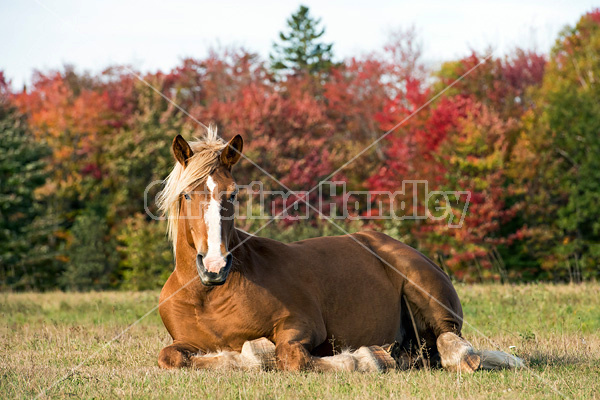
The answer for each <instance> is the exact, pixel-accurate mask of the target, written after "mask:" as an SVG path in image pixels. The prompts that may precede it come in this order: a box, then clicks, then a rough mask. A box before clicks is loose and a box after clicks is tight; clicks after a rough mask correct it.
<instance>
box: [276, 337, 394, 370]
mask: <svg viewBox="0 0 600 400" xmlns="http://www.w3.org/2000/svg"><path fill="white" fill-rule="evenodd" d="M303 336H304V339H302V337H303ZM310 337H311V335H310V334H306V335H302V334H299V332H298V330H295V329H291V330H290V331H289V332H281V333H280V334H279V335H278V337H276V339H275V340H276V354H277V367H278V368H279V369H282V370H287V371H306V370H312V371H319V372H325V371H363V372H383V371H387V370H389V369H394V368H395V367H396V362H395V361H394V359H393V358H392V357H391V356H390V355H389V354H388V353H387V352H386V351H385V350H384V349H383V348H382V347H380V346H368V347H367V346H364V347H361V348H360V349H358V350H356V351H354V352H350V351H344V352H342V353H340V354H336V355H333V356H328V357H316V356H313V355H312V354H310V351H311V350H312V349H313V347H314V346H313V344H312V341H311V339H309V338H310ZM317 341H318V340H317Z"/></svg>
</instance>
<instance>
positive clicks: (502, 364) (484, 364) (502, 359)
mask: <svg viewBox="0 0 600 400" xmlns="http://www.w3.org/2000/svg"><path fill="white" fill-rule="evenodd" d="M475 352H476V354H478V355H479V357H480V358H481V363H480V364H479V369H488V370H492V369H515V368H523V367H524V366H525V364H524V363H523V360H521V359H520V358H519V357H517V356H513V355H512V354H508V353H505V352H503V351H495V350H479V351H477V350H476V351H475Z"/></svg>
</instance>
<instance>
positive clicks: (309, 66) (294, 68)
mask: <svg viewBox="0 0 600 400" xmlns="http://www.w3.org/2000/svg"><path fill="white" fill-rule="evenodd" d="M320 24H321V19H320V18H319V19H314V18H313V17H311V16H310V15H309V10H308V7H305V6H300V8H299V9H298V11H297V12H296V13H294V14H293V15H292V16H291V17H290V18H289V19H288V20H287V26H288V31H287V33H284V32H280V33H279V38H280V40H281V43H280V44H277V43H273V53H271V55H270V56H269V58H270V60H271V68H272V69H273V70H275V71H279V72H283V73H291V74H297V73H302V72H305V73H309V74H311V75H320V74H322V73H327V72H328V71H329V70H330V68H331V67H332V66H333V62H332V58H333V52H332V47H333V44H327V43H322V42H319V41H318V40H319V39H320V38H321V37H322V36H323V35H324V34H325V28H320V27H319V25H320Z"/></svg>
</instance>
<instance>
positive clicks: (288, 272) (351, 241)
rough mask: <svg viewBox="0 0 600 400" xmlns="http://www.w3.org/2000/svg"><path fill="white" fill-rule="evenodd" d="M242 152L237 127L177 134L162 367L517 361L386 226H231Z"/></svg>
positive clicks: (463, 365)
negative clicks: (289, 236) (472, 336)
mask: <svg viewBox="0 0 600 400" xmlns="http://www.w3.org/2000/svg"><path fill="white" fill-rule="evenodd" d="M242 149H243V140H242V137H241V136H240V135H237V136H235V137H234V138H233V139H231V140H230V141H229V142H225V141H224V140H223V139H222V138H221V137H219V135H218V134H217V130H216V128H213V127H211V128H209V129H208V130H207V132H206V134H205V136H204V137H201V138H199V139H197V140H195V141H191V142H187V141H186V140H185V139H184V138H183V137H182V136H181V135H177V137H175V138H174V140H173V144H172V153H173V155H174V158H175V166H174V167H173V170H172V171H171V173H170V174H169V176H168V177H167V179H166V180H165V185H164V189H163V190H162V191H161V192H160V194H159V199H158V200H159V207H160V209H161V210H162V212H163V214H164V216H165V217H166V218H167V219H168V233H169V238H170V240H172V242H173V249H174V254H175V269H174V271H173V273H172V274H171V275H170V277H169V278H168V280H167V281H166V283H165V285H164V287H163V289H162V291H161V294H160V300H159V301H160V302H159V313H160V316H161V318H162V321H163V323H164V325H165V327H166V329H167V331H168V332H169V334H170V336H171V337H172V339H173V343H172V344H170V345H168V346H166V347H164V348H163V349H162V350H161V351H160V354H159V357H158V365H159V366H160V367H161V368H166V369H171V368H183V367H191V368H200V369H205V368H208V369H242V370H261V369H263V370H267V369H279V370H285V371H302V370H311V371H387V370H390V369H394V368H410V367H412V366H415V365H416V366H418V365H420V364H419V362H418V361H417V360H419V359H420V360H421V362H422V363H423V365H427V364H426V363H425V358H424V356H423V354H427V356H428V357H427V361H428V362H429V363H430V365H436V366H441V367H442V368H444V369H447V370H450V371H461V372H473V371H475V370H477V369H495V368H515V367H519V366H522V361H521V360H520V359H518V358H517V357H514V356H512V355H509V354H507V353H503V352H499V351H496V352H494V351H479V350H475V349H474V348H473V346H472V345H471V344H470V343H469V342H468V341H467V340H466V339H464V338H463V337H462V335H461V329H462V324H463V312H462V308H461V303H460V300H459V297H458V295H457V293H456V290H455V289H454V287H453V285H452V282H451V280H450V278H449V277H448V275H446V273H445V272H444V271H443V270H442V269H441V268H440V267H439V266H437V265H436V264H435V263H434V262H432V261H431V260H430V259H429V258H427V257H426V256H424V255H423V254H421V253H420V252H418V251H417V250H415V249H413V248H411V247H409V246H407V245H405V244H403V243H401V242H399V241H397V240H395V239H393V238H391V237H389V236H387V235H385V234H383V233H379V232H375V231H364V232H359V233H354V234H352V235H345V236H334V237H320V238H312V239H307V240H302V241H298V242H294V243H289V244H286V243H282V242H279V241H276V240H272V239H268V238H263V237H258V236H255V235H251V234H249V233H247V232H245V231H243V230H240V229H237V228H236V227H235V223H234V218H233V216H234V202H235V199H236V194H237V190H238V189H237V186H236V182H235V180H234V178H233V175H232V167H233V166H234V165H235V164H236V163H237V162H238V161H239V159H240V157H241V154H242V153H241V152H242ZM392 344H393V345H392ZM392 349H395V350H394V351H392ZM394 353H396V354H395V355H396V356H395V357H392V354H394Z"/></svg>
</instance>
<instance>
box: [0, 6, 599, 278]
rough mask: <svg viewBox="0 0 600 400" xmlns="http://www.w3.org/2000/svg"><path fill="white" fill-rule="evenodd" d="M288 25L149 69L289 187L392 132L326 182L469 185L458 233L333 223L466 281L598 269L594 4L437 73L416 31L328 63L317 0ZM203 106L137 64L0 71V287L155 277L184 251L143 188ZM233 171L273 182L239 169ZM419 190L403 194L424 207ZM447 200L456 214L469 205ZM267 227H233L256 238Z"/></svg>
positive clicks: (285, 233)
mask: <svg viewBox="0 0 600 400" xmlns="http://www.w3.org/2000/svg"><path fill="white" fill-rule="evenodd" d="M287 22H288V26H287V28H286V30H285V31H284V32H282V33H281V35H280V37H279V38H278V41H277V43H275V44H274V46H273V51H272V53H271V56H270V57H269V60H268V61H265V60H262V59H261V58H260V57H259V56H257V55H256V54H255V53H253V52H251V51H248V50H246V49H243V48H224V49H218V50H212V51H211V52H210V54H209V55H208V56H206V57H205V58H202V59H194V58H188V59H185V60H182V62H181V63H180V65H178V66H176V67H175V68H173V69H172V70H170V71H168V72H162V71H158V72H155V73H148V74H145V75H143V79H144V80H145V81H146V82H147V83H149V84H150V85H152V86H153V87H155V88H157V89H158V90H159V91H160V92H161V93H163V94H164V95H165V96H167V97H169V98H170V99H172V101H173V102H174V103H175V104H177V105H179V106H180V107H181V108H182V109H184V110H186V112H187V113H189V115H191V116H192V117H193V119H197V120H199V121H203V122H205V123H208V122H212V123H215V124H216V125H217V126H218V127H219V130H220V132H221V134H222V135H223V136H224V137H226V138H229V137H232V136H233V135H235V134H238V133H239V134H241V135H242V136H243V137H244V140H245V143H246V146H245V154H246V155H247V156H248V157H249V158H250V159H251V160H253V161H254V162H256V164H258V165H259V166H260V167H261V168H263V169H264V170H266V171H268V172H270V173H271V174H273V175H274V176H275V177H277V179H279V180H280V181H281V182H283V183H284V184H285V185H286V186H288V187H290V188H291V189H293V190H308V189H310V188H312V187H313V186H314V185H316V184H317V183H318V182H319V181H320V180H322V179H323V178H325V177H327V176H328V175H329V174H331V173H332V172H333V171H336V170H337V169H338V168H340V167H342V166H344V164H345V163H346V161H348V160H350V159H351V158H352V157H354V156H355V155H356V154H358V153H359V152H360V151H362V150H363V149H364V148H365V147H367V146H369V145H371V144H372V143H373V142H374V141H375V140H377V139H378V138H379V137H380V136H381V135H383V134H384V133H385V132H388V131H390V130H392V129H393V131H392V132H391V133H390V134H389V135H387V136H386V137H385V138H384V139H382V140H380V141H379V142H377V143H376V144H375V145H373V146H372V147H371V148H370V150H369V151H367V152H365V153H364V154H362V155H361V156H360V158H358V159H357V160H356V161H354V162H352V163H350V164H348V165H347V166H345V167H344V168H342V169H340V170H339V171H338V172H337V173H336V174H335V175H334V176H333V177H332V178H331V179H330V180H335V181H343V182H345V183H346V185H347V188H349V189H351V190H370V191H383V190H388V191H397V190H399V189H400V188H401V185H402V181H404V180H411V179H413V180H426V181H427V182H428V185H429V187H428V190H430V191H468V192H470V193H471V196H470V199H469V206H468V208H467V212H466V214H465V218H464V221H463V224H462V227H460V228H449V227H448V219H447V218H446V219H437V220H436V219H431V218H430V219H427V220H403V221H398V220H377V219H369V220H362V221H356V220H352V221H345V222H342V223H341V224H342V226H343V228H344V229H345V230H347V231H350V232H352V231H356V230H358V229H377V230H380V231H384V232H386V233H388V234H390V235H392V236H394V237H396V238H398V239H400V240H402V241H404V242H406V243H407V244H410V245H412V246H414V247H416V248H417V249H419V250H420V251H422V252H423V253H425V254H426V255H428V256H429V257H430V258H432V259H433V260H435V261H436V262H437V263H439V264H440V265H441V266H442V268H444V269H445V270H446V271H447V272H448V273H449V274H450V275H451V276H452V277H453V278H454V279H456V280H461V281H502V282H518V281H537V280H548V281H575V282H578V281H581V280H585V279H597V278H598V276H599V275H600V269H599V267H598V261H599V260H600V207H599V206H600V157H599V155H600V103H599V102H598V99H599V98H600V57H598V54H600V11H599V10H597V9H596V10H593V11H591V12H589V13H586V14H585V15H583V16H582V17H581V19H580V20H579V22H578V23H577V24H576V25H575V26H572V27H565V28H564V30H563V31H562V32H561V33H560V34H559V36H558V37H557V39H556V42H555V45H554V47H553V49H552V51H551V52H550V54H540V53H538V52H535V51H532V50H526V49H518V48H517V49H515V50H514V51H512V52H511V53H510V54H508V55H506V56H502V57H489V56H488V54H483V53H478V52H472V53H471V54H469V55H468V56H466V57H464V58H461V59H458V60H453V61H448V62H444V63H443V64H442V65H441V66H440V67H439V68H436V69H431V68H428V67H427V66H426V65H425V64H424V63H423V61H422V58H421V49H420V45H419V40H418V37H417V36H416V35H415V33H414V31H413V30H410V29H409V30H399V31H396V32H394V33H392V34H390V36H389V41H388V43H387V44H386V45H385V46H384V47H383V48H382V49H381V50H380V51H374V52H372V53H370V54H367V55H363V56H357V57H353V58H350V59H347V60H344V61H336V60H335V57H334V47H333V44H328V43H325V42H323V40H322V39H323V34H324V28H323V27H322V23H321V21H320V20H318V19H315V18H313V17H312V16H311V15H310V12H309V10H308V9H307V8H306V7H300V9H299V10H298V11H297V12H296V13H294V14H293V15H292V16H291V17H290V18H289V19H288V21H287ZM471 70H472V71H471ZM469 71H471V72H469ZM468 72H469V73H468ZM463 76H464V77H463ZM461 77H462V78H461ZM449 86H451V87H450V88H449V89H448V87H449ZM442 91H444V93H443V94H442V95H441V96H438V94H439V93H440V92H442ZM428 102H430V103H429V104H428V105H427V106H426V107H423V108H421V107H422V106H423V105H424V104H427V103H428ZM193 119H192V118H190V117H189V116H188V115H186V114H185V113H183V112H182V111H181V109H179V108H178V107H175V106H174V105H173V104H172V103H170V102H167V101H165V100H164V99H163V98H162V97H161V96H160V94H158V93H157V92H156V91H154V90H153V89H152V88H151V87H149V86H148V85H147V84H146V83H144V82H142V81H141V80H139V79H137V78H136V76H135V75H134V74H132V73H131V70H130V68H129V67H123V66H113V67H110V68H108V69H106V70H105V71H103V72H102V73H100V74H90V73H80V72H77V71H76V70H75V68H73V67H71V66H65V67H64V68H63V69H61V70H58V71H46V72H39V71H38V72H35V73H34V76H33V80H32V84H31V86H30V87H26V88H23V89H22V90H14V89H13V88H12V87H11V85H10V82H9V81H8V78H7V77H6V76H5V75H4V74H3V73H1V72H0V149H1V150H0V289H3V290H30V289H36V290H47V289H54V288H61V289H66V290H89V289H98V290H100V289H109V288H125V289H152V288H156V287H160V285H161V284H162V283H164V280H165V279H166V277H167V276H168V275H169V273H170V271H171V270H172V268H173V255H172V250H171V248H170V245H169V243H168V242H167V240H166V236H165V229H166V228H165V226H164V224H163V222H161V221H155V220H152V219H151V218H150V217H149V216H148V215H147V214H146V213H145V212H144V191H145V189H146V187H147V185H148V184H149V183H151V182H153V181H156V180H161V179H164V178H165V177H166V175H167V174H168V172H169V171H170V168H171V167H172V164H173V159H172V156H171V154H170V143H171V141H172V139H173V137H174V136H176V135H177V134H182V135H183V136H184V137H186V138H188V139H189V138H192V137H194V136H199V135H201V134H202V128H201V127H199V126H198V124H197V123H196V122H195V121H194V120H193ZM394 128H395V129H394ZM235 176H236V179H237V180H238V182H241V183H249V182H251V181H262V182H263V184H264V187H265V188H267V189H280V187H279V185H278V184H277V183H276V182H274V181H273V180H271V179H269V178H267V177H265V176H264V174H263V172H262V171H260V170H259V169H257V168H256V167H254V166H253V165H252V164H250V163H247V162H242V163H241V164H240V165H239V166H238V167H237V169H236V171H235ZM154 190H158V188H155V189H154ZM424 195H425V194H424V193H420V192H419V194H418V196H420V197H419V201H416V202H415V201H414V198H413V196H412V194H410V195H409V194H407V195H406V198H403V199H395V200H394V201H404V202H406V204H409V205H410V206H412V207H415V209H417V210H421V211H423V210H422V208H423V207H425V206H424V205H423V202H422V201H421V200H423V196H424ZM311 196H316V193H312V194H311ZM455 200H456V201H455V203H453V204H452V209H453V210H454V214H453V215H451V216H450V217H449V218H453V217H457V216H458V214H459V212H460V210H461V209H462V207H463V206H464V204H463V203H464V200H461V199H455ZM241 201H243V198H242V199H241ZM381 201H383V202H384V203H385V199H381ZM440 201H441V202H444V201H447V199H446V200H444V199H441V200H440ZM413 203H414V204H413ZM438 204H439V203H438ZM387 206H389V207H391V206H392V204H387ZM353 212H355V213H356V215H363V216H368V215H367V214H368V213H369V212H371V213H373V211H372V210H371V211H369V210H367V209H355V210H353ZM370 216H373V215H370ZM264 222H265V221H264V220H254V221H252V220H244V221H239V223H238V224H239V225H241V227H242V228H244V229H246V230H248V231H250V232H252V231H253V230H256V229H258V228H260V227H261V225H262V224H263V223H264ZM342 233H343V232H341V231H338V230H337V229H336V228H335V227H334V226H332V225H330V224H329V223H328V222H327V221H324V220H323V219H320V218H318V216H313V217H312V218H311V219H310V220H309V221H297V222H294V221H292V220H283V221H278V222H276V223H272V224H270V225H269V226H268V227H267V228H265V229H263V230H261V231H260V234H261V235H266V236H270V237H273V238H277V239H280V240H284V241H291V240H298V239H302V238H307V237H313V236H319V235H332V234H342Z"/></svg>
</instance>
